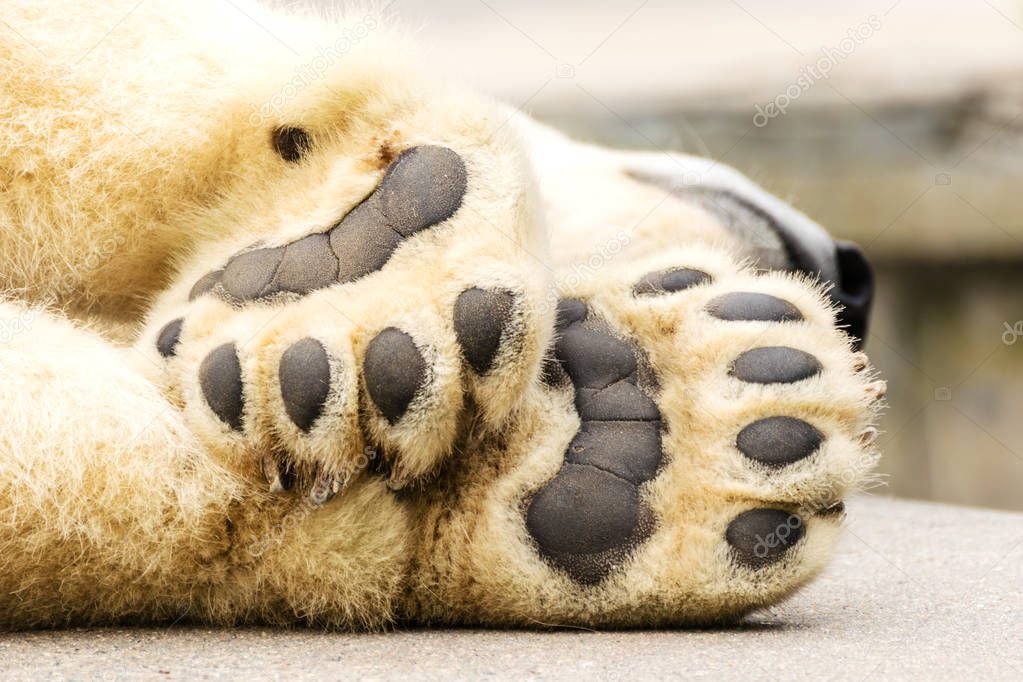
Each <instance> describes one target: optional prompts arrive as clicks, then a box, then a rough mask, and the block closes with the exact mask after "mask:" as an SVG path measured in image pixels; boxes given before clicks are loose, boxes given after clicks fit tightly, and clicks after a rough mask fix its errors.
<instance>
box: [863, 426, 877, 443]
mask: <svg viewBox="0 0 1023 682" xmlns="http://www.w3.org/2000/svg"><path fill="white" fill-rule="evenodd" d="M877 433H878V432H877V429H875V428H874V427H873V426H868V427H867V428H866V429H865V430H864V431H863V433H861V434H860V437H859V442H860V445H862V446H864V447H866V446H868V445H870V444H872V443H873V442H874V441H875V440H877Z"/></svg>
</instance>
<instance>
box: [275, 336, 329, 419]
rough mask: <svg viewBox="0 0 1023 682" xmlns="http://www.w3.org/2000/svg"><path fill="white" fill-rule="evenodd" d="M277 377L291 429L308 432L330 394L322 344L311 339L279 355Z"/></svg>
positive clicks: (327, 364) (325, 357)
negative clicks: (293, 425) (292, 425)
mask: <svg viewBox="0 0 1023 682" xmlns="http://www.w3.org/2000/svg"><path fill="white" fill-rule="evenodd" d="M277 376H278V378H279V379H280V382H281V397H282V398H283V399H284V410H285V411H286V412H287V413H288V417H289V418H291V421H292V422H294V423H295V426H297V427H298V428H300V429H301V430H303V431H308V430H309V429H311V428H312V426H313V423H314V422H315V421H316V419H317V418H318V417H319V416H320V414H321V413H322V412H323V405H324V403H325V402H326V400H327V394H328V393H329V392H330V362H329V360H328V359H327V351H326V350H325V349H324V348H323V344H321V343H320V342H319V341H317V340H316V339H311V338H306V339H302V340H301V341H298V342H296V343H294V344H292V345H291V347H289V348H288V350H286V351H284V354H283V355H282V356H281V364H280V366H279V367H278V368H277Z"/></svg>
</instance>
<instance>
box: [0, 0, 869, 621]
mask: <svg viewBox="0 0 1023 682" xmlns="http://www.w3.org/2000/svg"><path fill="white" fill-rule="evenodd" d="M0 60H2V62H3V69H2V70H0V78H2V79H3V83H2V87H0V120H2V121H3V125H2V126H0V148H2V150H3V153H2V154H0V290H2V292H3V293H2V297H3V298H2V301H3V302H2V303H0V317H2V318H3V319H2V322H3V327H2V331H3V334H2V336H3V338H2V339H0V340H2V341H3V343H2V344H0V373H2V376H3V377H4V383H5V386H4V391H3V398H2V415H3V416H2V419H0V518H2V520H3V523H2V525H0V557H3V559H2V561H3V570H0V606H2V608H0V626H2V627H4V628H24V627H38V626H61V625H67V624H99V623H124V622H147V623H157V622H170V621H175V622H176V621H181V620H189V621H196V622H204V623H265V624H309V625H316V626H325V627H334V628H343V629H377V628H382V627H385V626H387V625H388V624H391V623H395V622H416V623H423V624H431V623H464V624H486V625H518V626H523V625H526V626H528V625H537V624H544V625H550V624H565V625H570V624H571V625H586V626H594V627H613V626H656V625H668V624H688V623H705V622H718V621H722V620H726V619H734V618H736V617H739V616H741V615H742V614H744V613H747V612H748V611H750V610H752V609H755V608H757V607H760V606H763V605H766V604H770V603H773V602H776V601H777V600H779V599H782V598H784V597H785V596H786V595H788V594H790V593H792V592H793V591H794V590H796V589H797V588H798V587H799V586H801V585H803V584H804V583H806V582H807V581H808V580H810V579H811V578H812V577H813V576H814V575H816V574H817V573H818V572H819V571H820V570H821V568H822V567H823V566H824V565H825V563H826V561H827V559H828V558H829V556H830V554H831V552H832V548H833V546H834V543H835V539H836V537H837V536H838V534H839V531H840V528H841V523H842V518H843V507H842V503H841V500H842V498H843V497H844V496H845V495H847V494H848V493H849V492H851V491H853V490H856V489H857V488H858V487H860V486H862V485H863V483H864V481H866V480H868V478H869V475H870V473H869V472H870V470H871V468H872V466H873V464H874V462H875V460H876V458H877V456H878V453H877V451H876V448H875V445H874V436H875V434H876V429H875V428H874V422H875V420H876V417H877V413H878V408H879V405H880V404H881V398H882V396H883V393H884V383H883V382H882V381H880V380H878V379H877V377H876V373H875V372H874V370H873V369H872V368H871V367H870V365H869V363H868V361H867V359H866V357H865V356H864V355H863V354H862V353H860V352H858V349H857V347H856V346H857V343H858V339H861V338H862V337H863V334H864V332H865V320H866V312H867V310H868V308H869V298H870V285H869V267H868V266H867V265H866V262H865V261H864V260H863V259H862V256H861V255H860V254H859V252H858V251H857V250H855V248H853V247H851V246H848V245H836V244H835V243H834V242H832V241H831V240H830V238H829V237H827V235H826V234H825V233H824V232H823V231H822V230H820V228H818V227H817V226H816V225H815V224H813V223H812V222H811V221H810V220H809V219H807V218H805V217H804V216H802V215H800V214H798V213H797V212H795V211H794V210H792V209H791V208H789V207H787V206H785V205H784V204H782V203H781V202H779V201H777V200H776V199H774V198H773V197H770V196H769V195H767V194H766V193H764V192H762V191H761V190H759V189H758V188H756V187H755V186H754V185H752V184H751V183H749V182H748V181H746V180H745V179H743V178H741V177H740V176H738V175H737V174H735V173H734V172H732V171H729V170H727V169H724V168H721V167H720V166H718V165H717V164H714V163H712V162H709V161H705V160H701V159H694V158H691V157H684V156H678V155H667V154H665V155H653V154H628V153H619V152H610V151H607V150H602V149H599V148H594V147H589V146H584V145H580V144H577V143H575V142H572V141H570V140H568V139H566V138H564V137H562V136H560V135H559V134H558V133H555V132H553V131H550V130H548V129H546V128H544V127H542V126H540V125H539V124H537V123H535V122H533V121H530V120H529V119H528V118H525V117H523V116H521V115H519V114H516V113H515V112H512V111H510V110H508V109H507V108H505V107H503V106H501V105H499V104H496V103H493V102H490V101H487V100H486V99H482V98H479V97H476V96H474V95H472V94H469V93H466V92H464V91H462V90H460V89H459V88H458V87H457V86H454V85H452V84H450V83H447V82H446V81H445V79H444V78H443V77H442V76H440V75H438V74H436V73H433V72H431V71H430V70H429V69H428V67H426V66H424V65H422V64H421V63H420V61H419V60H418V58H417V57H416V56H415V54H414V52H412V51H411V50H410V48H409V47H408V42H407V41H406V40H405V39H404V38H403V37H402V36H401V35H400V34H397V33H395V32H393V31H391V30H390V29H388V28H387V27H386V26H385V24H384V22H383V21H382V20H381V19H380V18H379V17H377V16H375V15H373V14H366V15H359V16H354V17H348V18H342V17H336V18H334V20H332V21H324V20H323V19H322V18H318V17H312V16H304V15H297V14H291V15H287V16H285V15H281V14H273V13H269V12H268V11H266V10H264V9H261V8H260V7H258V6H256V5H248V4H243V3H241V2H224V3H208V2H202V1H200V0H174V1H171V0H149V1H148V2H145V3H133V2H130V1H127V0H126V1H123V2H122V1H120V0H118V1H115V2H110V1H102V2H101V1H100V0H87V1H86V2H82V3H78V4H77V5H76V7H75V11H74V12H73V13H69V12H68V11H67V8H66V6H65V5H63V4H61V3H57V2H53V1H52V0H47V1H40V0H12V2H8V3H7V5H6V6H5V12H4V17H3V19H2V21H0ZM836 316H837V317H836Z"/></svg>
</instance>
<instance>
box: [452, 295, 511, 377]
mask: <svg viewBox="0 0 1023 682" xmlns="http://www.w3.org/2000/svg"><path fill="white" fill-rule="evenodd" d="M514 304H515V296H514V295H513V294H512V293H511V292H509V291H502V290H487V289H479V288H472V289H468V290H466V291H463V292H462V293H461V294H459V296H458V299H457V300H456V301H455V316H454V319H455V336H456V337H457V338H458V345H459V346H461V348H462V354H463V355H464V356H465V360H466V362H468V363H469V365H470V366H471V367H472V368H473V369H474V370H476V373H477V374H486V372H487V371H488V370H489V369H490V367H491V365H493V363H494V358H496V357H497V352H498V351H499V350H500V347H501V336H502V335H503V334H504V330H505V327H507V326H508V323H509V322H510V321H511V317H512V309H513V306H514Z"/></svg>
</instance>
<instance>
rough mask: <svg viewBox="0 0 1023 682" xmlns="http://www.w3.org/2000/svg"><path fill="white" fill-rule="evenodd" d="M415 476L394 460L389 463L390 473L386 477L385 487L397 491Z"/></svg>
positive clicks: (403, 487)
mask: <svg viewBox="0 0 1023 682" xmlns="http://www.w3.org/2000/svg"><path fill="white" fill-rule="evenodd" d="M413 478H415V476H413V475H412V474H409V473H406V472H405V470H404V469H403V468H402V466H401V465H400V464H399V463H397V462H395V463H394V464H392V465H391V473H390V475H389V476H388V477H387V488H388V490H390V491H391V492H395V493H396V492H398V491H400V490H404V489H405V488H406V487H408V484H409V483H411V482H412V479H413Z"/></svg>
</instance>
